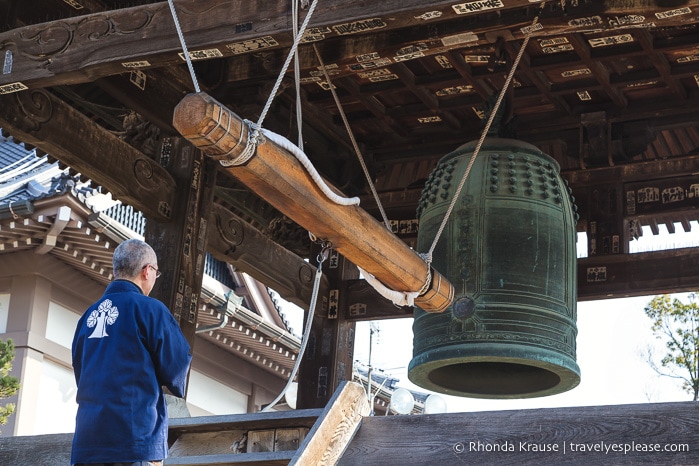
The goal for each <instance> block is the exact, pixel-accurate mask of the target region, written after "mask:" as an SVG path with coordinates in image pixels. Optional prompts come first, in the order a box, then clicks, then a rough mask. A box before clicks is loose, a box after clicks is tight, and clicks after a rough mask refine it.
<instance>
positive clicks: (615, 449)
mask: <svg viewBox="0 0 699 466" xmlns="http://www.w3.org/2000/svg"><path fill="white" fill-rule="evenodd" d="M453 449H454V452H455V453H464V454H466V453H475V452H478V453H491V452H492V453H500V452H502V453H506V452H520V453H527V452H550V453H562V454H567V453H604V454H616V453H621V454H629V453H639V452H647V453H659V452H672V453H678V452H687V451H689V445H688V444H685V443H665V444H661V443H645V442H635V441H632V442H606V441H600V442H585V443H576V442H527V441H519V442H512V441H504V442H481V441H479V440H475V441H468V442H458V443H456V444H454V447H453Z"/></svg>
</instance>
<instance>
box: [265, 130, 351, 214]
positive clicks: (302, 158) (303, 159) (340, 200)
mask: <svg viewBox="0 0 699 466" xmlns="http://www.w3.org/2000/svg"><path fill="white" fill-rule="evenodd" d="M262 131H263V134H264V135H265V136H266V137H267V138H268V139H269V140H270V141H273V142H274V143H276V144H277V145H279V146H280V147H282V148H283V149H286V150H287V151H289V152H291V153H292V154H293V155H294V156H295V157H296V158H297V159H298V161H299V162H300V163H301V165H303V167H304V168H305V169H306V171H308V174H309V175H310V176H311V178H312V179H313V181H314V182H315V183H316V185H317V186H318V188H320V190H321V191H322V192H323V194H325V196H327V198H328V199H330V200H331V201H332V202H334V203H335V204H339V205H345V206H347V205H359V198H358V197H342V196H339V195H338V194H336V193H335V192H334V191H332V190H331V189H330V187H329V186H328V185H327V184H326V183H325V180H323V178H322V177H321V176H320V174H319V173H318V171H317V170H316V169H315V167H314V166H313V163H311V161H310V160H309V159H308V157H307V156H306V154H305V153H304V152H303V151H302V150H301V149H299V148H298V147H297V146H296V145H295V144H294V143H293V142H291V141H289V140H288V139H287V138H285V137H284V136H281V135H279V134H276V133H273V132H271V131H267V130H266V129H264V128H262Z"/></svg>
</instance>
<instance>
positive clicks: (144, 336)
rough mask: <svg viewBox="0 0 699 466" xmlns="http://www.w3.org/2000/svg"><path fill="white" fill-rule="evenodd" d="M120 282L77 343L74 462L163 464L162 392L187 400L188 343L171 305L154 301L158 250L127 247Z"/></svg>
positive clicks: (118, 268) (118, 259)
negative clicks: (76, 406)
mask: <svg viewBox="0 0 699 466" xmlns="http://www.w3.org/2000/svg"><path fill="white" fill-rule="evenodd" d="M113 265H114V278H115V280H114V281H113V282H112V283H110V284H109V285H108V286H107V289H106V290H105V292H104V295H103V296H102V297H101V298H100V299H99V300H98V301H97V302H96V303H95V304H93V305H92V306H90V307H89V308H88V309H87V311H86V312H85V314H84V315H83V316H82V317H81V318H80V321H79V322H78V326H77V329H76V330H75V337H74V339H73V370H74V372H75V380H76V382H77V384H78V393H77V402H78V414H77V417H76V426H75V436H74V438H73V450H72V457H71V463H72V464H75V465H82V464H91V465H95V464H102V465H144V466H145V465H159V464H162V460H163V459H165V457H166V456H167V423H168V422H167V421H168V420H167V410H166V405H165V398H164V393H163V388H162V387H163V386H165V387H167V389H168V390H169V391H170V392H172V394H174V395H175V396H178V397H184V394H185V383H186V379H187V372H188V370H189V364H190V362H191V358H192V357H191V354H190V348H189V344H188V343H187V340H186V339H185V338H184V336H183V335H182V332H181V330H180V328H179V326H178V325H177V322H176V321H175V319H174V318H173V316H172V314H171V313H170V311H169V310H168V309H167V307H166V306H165V305H164V304H163V303H161V302H160V301H158V300H157V299H154V298H150V297H148V295H149V294H150V292H151V290H152V289H153V285H155V280H156V278H158V277H159V276H160V272H159V271H158V259H157V257H156V255H155V251H153V249H152V248H151V247H150V246H149V245H148V244H146V243H144V242H143V241H140V240H137V239H130V240H127V241H124V242H123V243H121V244H120V245H119V246H118V247H117V248H116V250H115V251H114V257H113Z"/></svg>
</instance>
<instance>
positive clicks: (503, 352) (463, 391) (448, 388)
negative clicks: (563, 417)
mask: <svg viewBox="0 0 699 466" xmlns="http://www.w3.org/2000/svg"><path fill="white" fill-rule="evenodd" d="M455 346H456V348H454V347H443V348H437V349H433V350H430V351H427V352H424V353H422V354H420V355H418V356H416V357H414V358H413V360H412V361H411V362H410V365H409V366H408V378H409V379H410V381H411V382H413V383H414V384H416V385H418V386H420V387H422V388H424V389H427V390H430V391H434V392H438V393H443V394H445V395H452V396H461V397H468V398H486V399H523V398H537V397H544V396H550V395H556V394H559V393H563V392H566V391H568V390H571V389H573V388H575V387H576V386H578V384H579V383H580V368H579V367H578V365H577V364H576V363H575V361H574V360H573V359H572V358H570V357H567V356H565V355H562V354H560V353H557V352H555V351H551V350H545V349H541V348H532V347H528V346H525V345H516V344H514V345H502V344H481V345H470V346H478V348H477V349H476V350H474V348H468V349H466V350H464V348H461V347H459V345H455ZM489 348H490V351H488V349H489ZM513 355H516V356H513Z"/></svg>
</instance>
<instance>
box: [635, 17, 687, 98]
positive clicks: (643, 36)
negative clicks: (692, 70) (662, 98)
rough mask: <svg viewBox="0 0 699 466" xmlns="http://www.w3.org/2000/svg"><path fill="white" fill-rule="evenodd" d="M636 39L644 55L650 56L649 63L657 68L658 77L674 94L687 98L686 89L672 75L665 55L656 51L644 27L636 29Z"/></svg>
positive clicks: (651, 38)
mask: <svg viewBox="0 0 699 466" xmlns="http://www.w3.org/2000/svg"><path fill="white" fill-rule="evenodd" d="M635 37H636V40H638V42H639V43H640V44H641V47H642V48H643V51H644V52H645V55H646V56H647V57H648V58H650V61H651V63H652V64H653V66H654V67H655V69H656V70H658V73H659V74H660V77H661V78H662V80H663V81H664V82H665V85H666V86H667V87H668V88H669V89H670V90H671V91H672V93H673V94H675V95H676V96H677V97H678V98H680V99H682V100H684V99H686V98H687V90H686V89H685V88H684V86H682V84H681V83H679V82H678V81H677V80H676V79H675V78H674V77H673V76H672V70H671V69H670V64H669V63H668V61H667V58H665V56H664V55H663V54H662V53H660V52H658V51H656V49H655V47H654V45H653V37H652V36H651V34H650V32H649V31H647V30H644V29H641V30H639V31H636V34H635Z"/></svg>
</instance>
